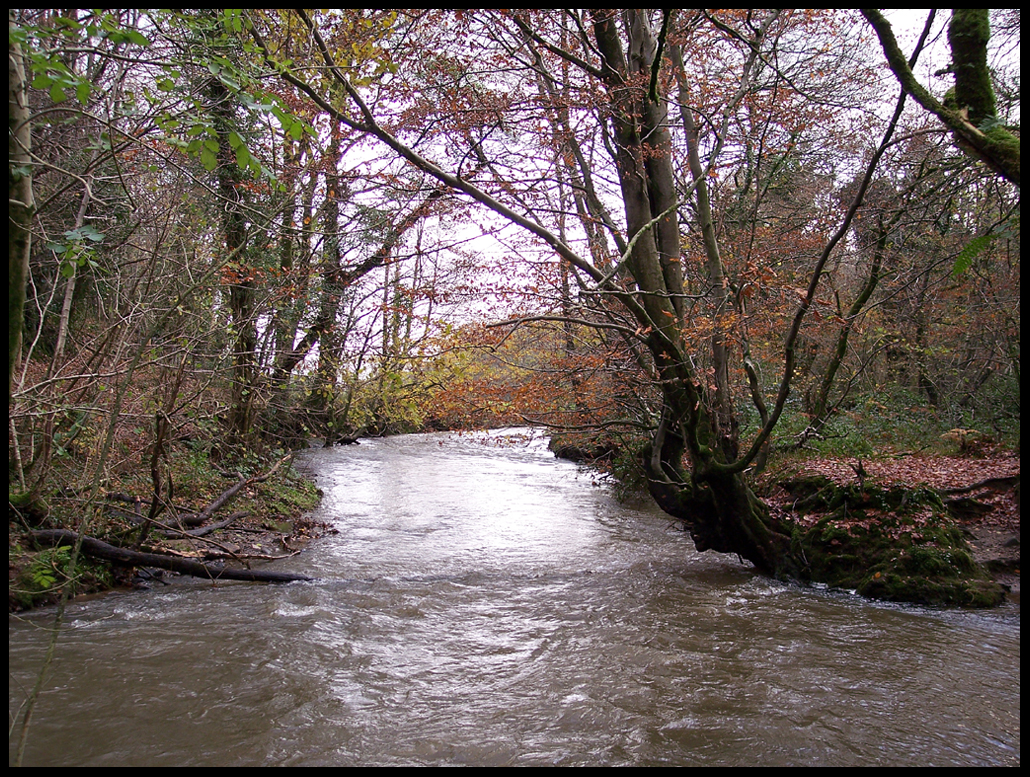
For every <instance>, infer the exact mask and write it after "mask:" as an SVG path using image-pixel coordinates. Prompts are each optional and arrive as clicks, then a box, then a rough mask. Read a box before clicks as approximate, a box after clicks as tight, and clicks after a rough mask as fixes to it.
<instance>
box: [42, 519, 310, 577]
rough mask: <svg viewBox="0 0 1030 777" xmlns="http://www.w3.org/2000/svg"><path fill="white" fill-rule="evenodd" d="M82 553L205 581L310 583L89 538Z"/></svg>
mask: <svg viewBox="0 0 1030 777" xmlns="http://www.w3.org/2000/svg"><path fill="white" fill-rule="evenodd" d="M30 536H31V537H32V539H33V540H34V541H35V542H37V543H39V544H41V545H74V544H75V542H76V540H78V538H79V535H78V534H76V533H75V532H73V531H69V530H68V529H37V530H35V531H32V532H30ZM82 550H83V552H84V553H85V554H86V555H88V556H92V557H93V558H99V559H103V560H105V561H110V562H113V563H115V564H121V565H123V566H130V567H158V568H159V569H168V570H170V571H172V572H178V573H179V574H181V575H192V576H193V577H202V578H204V579H209V580H247V581H251V582H259V583H293V582H297V581H306V580H314V578H311V577H307V576H306V575H297V574H294V573H292V572H271V571H267V570H263V569H238V568H235V567H227V566H224V565H222V564H205V563H203V562H201V561H194V560H192V559H186V558H176V557H174V556H165V555H162V554H160V553H142V552H140V551H136V550H129V549H127V548H119V547H116V546H114V545H111V544H109V543H107V542H104V541H103V540H98V539H94V538H93V537H83V538H82Z"/></svg>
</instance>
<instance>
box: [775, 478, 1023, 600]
mask: <svg viewBox="0 0 1030 777" xmlns="http://www.w3.org/2000/svg"><path fill="white" fill-rule="evenodd" d="M782 485H783V486H784V487H785V488H786V489H787V490H788V491H789V492H790V493H791V495H792V496H793V497H794V502H793V508H794V512H795V514H794V518H795V526H794V543H795V549H796V550H797V551H798V554H799V555H800V557H801V558H802V559H803V561H804V563H805V567H804V571H803V576H804V577H805V578H806V579H807V580H809V581H811V582H819V583H825V584H827V585H830V586H832V587H835V588H846V589H853V590H855V591H857V592H858V593H859V594H861V595H862V596H868V597H870V598H873V599H884V600H887V601H895V602H912V603H918V604H929V605H944V606H960V607H993V606H996V605H998V604H1000V603H1001V601H1002V600H1003V599H1004V590H1003V589H1002V587H1001V586H1000V585H999V584H998V583H996V582H995V581H993V580H992V579H991V578H990V576H989V574H988V573H987V571H986V570H985V569H984V568H983V567H982V566H980V565H979V564H977V563H976V562H975V560H974V559H973V555H972V552H971V550H970V548H969V546H968V544H967V543H966V540H965V537H964V535H963V533H962V531H961V529H960V528H959V527H958V526H956V525H955V523H954V522H953V521H952V520H951V518H950V516H949V515H948V513H947V510H946V509H945V507H944V502H943V500H942V498H941V496H940V494H939V493H938V492H937V491H935V490H934V489H931V488H927V487H922V486H920V487H914V488H906V487H897V486H892V487H888V488H875V487H870V486H868V485H866V486H864V487H862V486H859V485H857V484H855V485H848V486H841V485H837V484H835V483H833V482H831V481H830V480H829V479H827V478H825V477H819V476H816V477H811V476H809V477H804V478H796V479H794V480H791V481H788V482H786V483H784V484H782Z"/></svg>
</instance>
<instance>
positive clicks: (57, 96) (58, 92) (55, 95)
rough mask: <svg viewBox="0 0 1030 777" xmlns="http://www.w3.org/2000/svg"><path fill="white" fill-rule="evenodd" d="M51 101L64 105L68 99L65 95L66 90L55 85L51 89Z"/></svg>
mask: <svg viewBox="0 0 1030 777" xmlns="http://www.w3.org/2000/svg"><path fill="white" fill-rule="evenodd" d="M50 99H51V100H52V101H53V102H54V103H55V104H56V103H63V102H64V101H65V100H67V99H68V95H66V94H65V93H64V89H63V88H61V87H60V86H59V85H58V84H54V85H53V86H51V87H50Z"/></svg>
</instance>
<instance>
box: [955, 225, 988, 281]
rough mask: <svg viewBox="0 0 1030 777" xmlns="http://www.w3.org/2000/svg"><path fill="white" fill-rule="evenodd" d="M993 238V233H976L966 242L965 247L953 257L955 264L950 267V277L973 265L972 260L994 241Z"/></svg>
mask: <svg viewBox="0 0 1030 777" xmlns="http://www.w3.org/2000/svg"><path fill="white" fill-rule="evenodd" d="M994 238H995V236H994V235H977V236H976V237H974V238H973V239H972V240H970V241H969V242H968V243H966V247H965V248H963V249H962V250H961V251H959V253H958V256H956V257H955V264H954V265H952V268H951V277H952V278H958V277H959V276H960V275H962V274H963V273H965V272H966V270H968V269H969V268H970V267H971V266H972V265H973V260H974V259H975V258H976V257H977V256H979V255H980V254H981V253H983V251H984V249H986V248H987V247H988V246H989V245H990V244H991V243H993V242H994Z"/></svg>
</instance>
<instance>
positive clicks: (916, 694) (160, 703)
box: [8, 430, 1020, 766]
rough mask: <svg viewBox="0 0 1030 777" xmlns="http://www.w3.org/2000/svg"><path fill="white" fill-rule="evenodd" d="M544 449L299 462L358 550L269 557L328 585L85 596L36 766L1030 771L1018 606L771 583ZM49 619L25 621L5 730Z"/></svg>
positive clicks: (35, 736) (370, 449) (474, 446)
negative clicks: (698, 545) (979, 608)
mask: <svg viewBox="0 0 1030 777" xmlns="http://www.w3.org/2000/svg"><path fill="white" fill-rule="evenodd" d="M525 431H526V430H522V432H525ZM545 446H546V441H545V440H544V439H543V438H541V437H539V436H532V435H530V439H529V440H527V439H525V436H520V435H519V434H515V431H514V430H508V431H507V432H494V433H490V434H479V435H465V436H459V435H452V434H428V435H411V436H404V437H394V438H388V439H382V440H369V441H363V442H362V444H361V445H359V446H347V447H341V448H334V449H329V450H321V449H318V450H315V449H312V450H311V451H308V452H306V453H305V454H304V456H303V462H302V466H303V467H304V468H305V469H306V470H307V471H309V472H311V473H312V474H313V475H314V476H315V477H317V479H318V482H319V484H320V486H321V487H322V488H323V490H324V491H325V494H326V496H325V500H324V503H323V505H322V507H321V508H320V509H319V512H318V515H317V517H319V518H320V519H322V520H325V521H329V522H331V523H332V524H333V525H334V526H335V527H336V528H337V529H338V530H339V534H336V535H333V536H330V537H327V538H325V539H322V540H319V541H317V542H315V543H313V544H312V545H311V546H309V548H308V550H307V551H306V552H305V553H303V554H301V555H300V556H297V557H295V558H293V559H290V560H289V561H285V562H279V564H278V566H277V568H280V569H289V570H293V571H298V572H303V573H306V574H309V575H316V576H318V577H319V578H320V580H319V581H317V582H314V583H294V584H290V585H284V586H268V585H257V584H247V583H220V584H218V585H214V586H213V585H211V584H210V583H204V582H202V581H198V580H192V579H176V580H174V581H173V582H172V584H171V585H168V586H158V587H156V588H155V589H154V590H152V591H149V592H134V593H116V594H111V595H108V596H105V597H102V598H99V599H94V600H91V601H86V602H81V603H73V604H71V605H70V607H69V611H68V614H67V622H66V625H65V626H64V628H63V631H62V634H61V636H60V640H59V642H58V646H57V652H56V657H55V661H54V666H53V669H52V671H51V672H50V674H49V676H48V678H47V683H46V690H45V691H44V693H43V695H42V697H41V699H40V702H39V705H38V707H37V709H36V712H35V715H34V718H33V722H32V726H31V730H30V735H29V743H28V748H27V750H26V757H25V765H32V766H269V765H283V766H287V765H289V766H350V765H354V766H372V765H382V766H387V765H431V766H436V765H469V766H494V765H496V766H502V765H515V766H537V765H570V766H571V765H583V766H586V765H639V766H652V765H653V766H659V765H682V766H690V765H712V766H716V765H718V766H736V765H743V766H752V765H753V766H759V765H761V766H778V765H806V766H807V765H813V766H814V765H821V766H868V765H890V766H925V765H934V766H947V765H976V766H979V765H983V766H987V765H1018V764H1019V759H1020V736H1019V704H1020V702H1019V677H1020V674H1019V642H1020V641H1019V622H1020V614H1019V606H1018V605H1014V604H1008V605H1005V606H1003V607H1002V608H1000V609H998V610H994V611H990V612H963V611H957V610H933V609H928V608H920V607H911V606H890V605H884V604H878V603H871V602H869V601H865V600H862V599H860V598H858V597H856V596H854V595H852V594H850V593H848V592H834V591H826V590H819V589H812V588H803V587H798V586H794V585H787V584H783V583H778V582H775V581H771V580H768V579H766V578H762V577H759V576H757V575H755V574H754V573H753V572H752V571H750V569H748V568H747V567H746V566H744V565H741V564H739V563H738V562H737V561H736V560H735V559H733V558H729V557H725V556H715V555H711V554H704V555H701V554H698V553H696V552H695V551H694V549H693V547H692V545H691V543H690V541H689V538H688V537H686V536H685V535H683V534H681V533H679V532H676V531H673V530H671V528H670V524H669V522H668V521H667V520H666V518H665V517H663V515H662V514H661V513H660V512H659V511H658V510H657V509H656V508H654V507H653V506H651V505H648V504H636V505H626V504H620V503H619V502H617V501H616V500H615V499H614V498H612V496H611V494H610V493H609V491H608V490H607V489H606V488H605V487H604V486H603V485H598V484H596V483H595V482H594V478H593V476H592V474H591V473H590V472H589V471H587V470H585V469H582V468H580V467H578V466H577V465H574V464H571V463H568V462H563V461H557V460H555V459H554V458H553V457H552V456H551V454H550V453H548V452H547V450H546V447H545ZM52 619H53V611H52V610H41V611H37V612H33V613H30V614H28V615H23V616H19V617H11V618H10V620H9V648H10V652H9V659H8V661H9V664H8V667H9V684H10V688H9V706H10V716H11V718H12V719H13V718H14V717H15V716H16V715H17V713H18V709H19V707H20V705H21V704H22V702H23V700H24V698H25V695H26V693H27V689H28V688H29V687H31V685H32V683H33V681H34V678H35V673H36V671H37V669H38V667H39V665H40V663H41V661H42V658H43V654H44V651H45V648H46V643H47V639H48V629H49V627H50V625H51V622H52ZM11 752H12V753H13V744H12V746H11Z"/></svg>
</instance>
